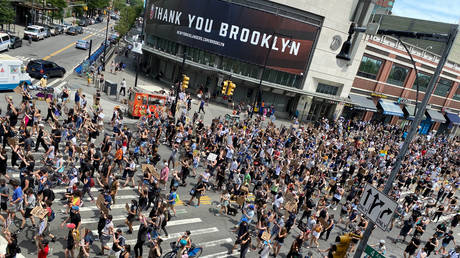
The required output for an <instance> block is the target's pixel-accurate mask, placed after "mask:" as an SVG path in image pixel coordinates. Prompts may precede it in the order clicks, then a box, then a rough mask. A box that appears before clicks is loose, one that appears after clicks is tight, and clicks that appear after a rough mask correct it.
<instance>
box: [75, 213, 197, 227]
mask: <svg viewBox="0 0 460 258" xmlns="http://www.w3.org/2000/svg"><path fill="white" fill-rule="evenodd" d="M176 212H177V213H181V214H185V213H187V211H186V210H185V209H180V210H179V209H178V210H176ZM143 215H144V216H148V214H147V213H145V214H143ZM126 217H127V216H126V215H118V216H113V218H112V221H119V220H125V219H126ZM187 220H188V221H190V222H192V223H198V222H201V219H200V218H193V219H187ZM98 221H99V218H90V219H82V220H81V224H82V225H83V224H93V223H97V222H98ZM174 221H180V220H174ZM195 221H196V222H195ZM171 222H173V221H171ZM171 222H170V223H171ZM176 223H177V222H176ZM179 223H180V222H179ZM184 223H185V222H184ZM168 226H169V225H168ZM133 228H137V229H138V228H139V226H137V227H136V226H134V227H133Z"/></svg>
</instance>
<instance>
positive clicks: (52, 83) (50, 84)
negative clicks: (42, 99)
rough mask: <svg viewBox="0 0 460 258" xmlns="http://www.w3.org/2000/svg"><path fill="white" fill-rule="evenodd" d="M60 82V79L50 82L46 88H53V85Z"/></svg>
mask: <svg viewBox="0 0 460 258" xmlns="http://www.w3.org/2000/svg"><path fill="white" fill-rule="evenodd" d="M60 81H61V79H56V80H54V81H52V82H50V83H49V84H48V87H51V86H53V85H54V84H56V83H58V82H60Z"/></svg>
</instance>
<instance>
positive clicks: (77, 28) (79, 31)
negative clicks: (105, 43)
mask: <svg viewBox="0 0 460 258" xmlns="http://www.w3.org/2000/svg"><path fill="white" fill-rule="evenodd" d="M75 30H76V31H77V33H78V34H83V27H80V26H75Z"/></svg>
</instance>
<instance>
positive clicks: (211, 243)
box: [198, 238, 233, 248]
mask: <svg viewBox="0 0 460 258" xmlns="http://www.w3.org/2000/svg"><path fill="white" fill-rule="evenodd" d="M232 242H233V240H232V239H231V238H224V239H218V240H213V241H209V242H204V243H198V246H199V247H203V248H206V247H213V246H216V245H221V244H225V243H232Z"/></svg>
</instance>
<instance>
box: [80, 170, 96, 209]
mask: <svg viewBox="0 0 460 258" xmlns="http://www.w3.org/2000/svg"><path fill="white" fill-rule="evenodd" d="M93 186H94V178H92V177H91V176H90V175H86V176H85V178H84V179H83V190H82V192H81V198H82V199H83V197H85V193H88V195H89V197H90V198H91V202H93V201H94V197H93V195H92V194H91V187H93Z"/></svg>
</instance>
